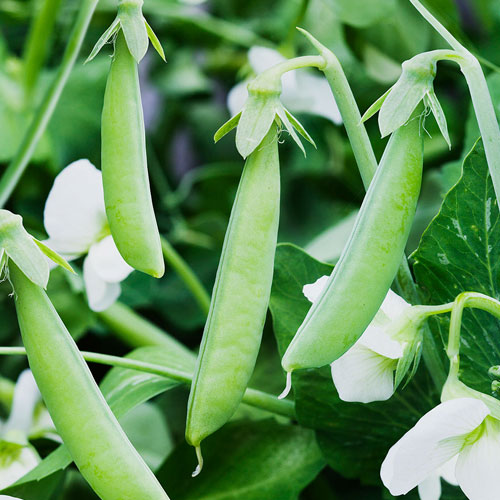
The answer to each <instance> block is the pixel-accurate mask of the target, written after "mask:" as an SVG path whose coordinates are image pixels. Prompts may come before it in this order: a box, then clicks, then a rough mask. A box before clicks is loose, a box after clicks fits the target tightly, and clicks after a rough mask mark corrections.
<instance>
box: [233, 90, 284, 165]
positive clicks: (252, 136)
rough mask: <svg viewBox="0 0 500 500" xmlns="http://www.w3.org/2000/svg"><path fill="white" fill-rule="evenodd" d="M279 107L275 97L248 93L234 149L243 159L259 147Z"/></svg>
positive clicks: (277, 99)
mask: <svg viewBox="0 0 500 500" xmlns="http://www.w3.org/2000/svg"><path fill="white" fill-rule="evenodd" d="M280 106H281V103H280V102H279V97H278V96H277V95H271V96H269V95H254V94H252V93H249V95H248V99H247V101H246V103H245V106H244V107H243V110H242V112H241V116H240V121H239V123H238V127H237V128H236V149H237V150H238V152H239V153H240V155H241V156H242V157H243V158H246V157H247V156H248V155H250V154H251V153H252V152H253V151H254V150H255V148H257V147H258V146H259V144H260V143H261V142H262V139H264V137H265V136H266V134H267V132H268V131H269V129H270V128H271V126H272V124H273V122H274V120H275V116H276V109H277V108H278V107H280Z"/></svg>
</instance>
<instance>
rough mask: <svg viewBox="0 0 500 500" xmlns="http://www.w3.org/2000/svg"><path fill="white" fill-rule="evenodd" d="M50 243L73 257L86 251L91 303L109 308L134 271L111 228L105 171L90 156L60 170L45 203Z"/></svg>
mask: <svg viewBox="0 0 500 500" xmlns="http://www.w3.org/2000/svg"><path fill="white" fill-rule="evenodd" d="M44 224H45V230H46V231H47V234H48V235H49V239H48V240H47V241H46V244H47V245H48V246H50V247H51V248H53V249H54V250H55V251H56V252H59V253H60V254H61V255H63V256H64V257H65V258H66V259H68V260H71V259H74V258H76V257H79V256H81V255H84V254H87V256H86V257H85V260H84V262H83V279H84V282H85V289H86V292H87V298H88V302H89V306H90V308H91V309H92V310H94V311H103V310H104V309H107V308H108V307H109V306H110V305H111V304H113V302H115V300H116V299H117V298H118V297H119V296H120V293H121V287H120V282H121V281H123V280H124V279H125V278H126V277H127V276H128V275H129V274H130V273H131V272H132V271H133V269H132V267H130V266H129V265H128V264H127V263H126V262H125V261H124V260H123V258H122V256H121V255H120V253H119V252H118V249H117V248H116V245H115V242H114V241H113V237H112V236H111V234H110V232H109V227H108V221H107V218H106V211H105V207H104V193H103V188H102V175H101V172H100V171H99V170H97V169H96V168H95V167H94V165H92V164H91V163H90V162H89V161H88V160H78V161H75V162H73V163H71V164H70V165H68V166H67V167H66V168H65V169H64V170H62V171H61V172H60V173H59V175H58V176H57V177H56V179H55V181H54V185H53V186H52V189H51V190H50V193H49V196H48V197H47V201H46V203H45V211H44Z"/></svg>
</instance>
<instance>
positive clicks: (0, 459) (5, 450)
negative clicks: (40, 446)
mask: <svg viewBox="0 0 500 500" xmlns="http://www.w3.org/2000/svg"><path fill="white" fill-rule="evenodd" d="M39 462H40V457H39V456H38V453H37V452H36V451H35V449H34V448H33V447H32V446H30V445H28V446H22V447H19V446H15V445H13V446H10V445H9V443H2V447H1V454H0V489H4V488H6V487H7V486H10V485H11V484H12V483H14V482H16V481H17V480H18V479H20V478H21V477H23V476H24V475H25V474H27V473H28V472H29V471H30V470H31V469H33V468H35V467H36V466H37V465H38V463H39ZM1 498H3V496H0V499H1ZM7 498H11V497H7Z"/></svg>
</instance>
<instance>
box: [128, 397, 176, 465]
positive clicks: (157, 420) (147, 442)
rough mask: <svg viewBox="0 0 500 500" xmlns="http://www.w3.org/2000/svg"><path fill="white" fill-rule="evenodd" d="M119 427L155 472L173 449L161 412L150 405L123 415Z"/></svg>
mask: <svg viewBox="0 0 500 500" xmlns="http://www.w3.org/2000/svg"><path fill="white" fill-rule="evenodd" d="M120 425H121V426H122V427H123V430H124V431H125V434H127V436H128V438H129V439H130V441H131V442H132V444H133V445H134V448H135V449H136V450H137V451H138V452H139V455H141V457H142V458H143V459H144V461H145V462H146V464H147V465H148V467H149V468H150V469H151V470H152V471H153V472H154V471H156V470H157V469H158V468H159V467H160V465H161V464H162V463H163V462H164V461H165V459H166V458H167V456H168V455H169V454H170V452H171V451H172V449H173V442H172V436H171V435H170V432H169V430H168V427H167V425H166V423H165V416H164V415H163V413H162V411H161V410H160V409H159V408H158V407H157V406H156V405H154V404H152V403H144V404H142V405H140V406H136V407H135V408H133V409H132V410H130V411H129V412H128V413H127V414H126V415H124V416H123V417H122V418H121V419H120Z"/></svg>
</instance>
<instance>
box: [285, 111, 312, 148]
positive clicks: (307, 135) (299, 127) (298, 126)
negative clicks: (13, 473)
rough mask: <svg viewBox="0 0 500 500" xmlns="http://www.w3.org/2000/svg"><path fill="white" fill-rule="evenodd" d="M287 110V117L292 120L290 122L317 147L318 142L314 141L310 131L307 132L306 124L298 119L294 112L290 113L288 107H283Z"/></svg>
mask: <svg viewBox="0 0 500 500" xmlns="http://www.w3.org/2000/svg"><path fill="white" fill-rule="evenodd" d="M283 109H284V110H285V115H286V117H287V118H288V119H289V120H290V123H291V124H292V126H293V127H294V128H295V129H297V132H298V133H299V134H300V135H301V136H302V137H303V138H304V139H305V140H306V141H307V142H309V143H310V144H312V145H313V146H314V147H316V143H315V142H314V140H313V138H312V137H311V136H310V135H309V133H308V132H307V130H306V129H305V128H304V126H303V125H302V123H300V122H299V120H297V118H295V116H293V115H292V113H290V111H288V109H286V108H283Z"/></svg>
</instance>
